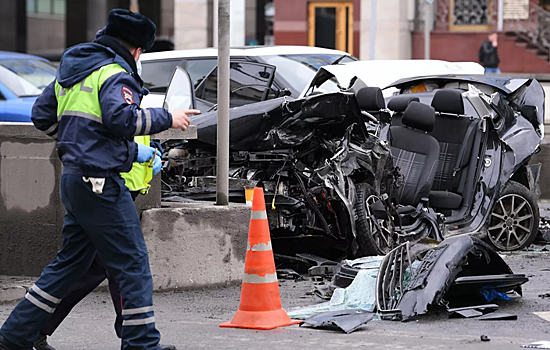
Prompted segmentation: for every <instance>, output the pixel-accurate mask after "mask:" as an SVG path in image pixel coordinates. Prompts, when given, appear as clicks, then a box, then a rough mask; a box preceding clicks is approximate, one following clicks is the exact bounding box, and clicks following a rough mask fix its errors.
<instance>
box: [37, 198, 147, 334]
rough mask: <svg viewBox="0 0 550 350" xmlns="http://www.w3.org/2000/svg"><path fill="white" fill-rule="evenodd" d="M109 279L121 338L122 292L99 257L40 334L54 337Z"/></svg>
mask: <svg viewBox="0 0 550 350" xmlns="http://www.w3.org/2000/svg"><path fill="white" fill-rule="evenodd" d="M130 193H131V195H132V199H133V200H134V201H135V200H136V198H137V196H138V195H139V192H138V191H131V192H130ZM105 278H107V280H108V282H109V292H110V293H111V299H112V300H113V305H114V307H115V312H116V319H115V332H116V335H117V336H118V337H119V338H121V334H122V333H121V332H122V303H121V299H120V290H119V288H118V282H117V281H116V280H115V279H114V278H113V277H112V276H111V275H110V274H109V272H107V268H106V267H105V264H104V263H103V261H101V259H100V258H99V255H96V256H95V259H94V261H93V262H92V265H91V266H90V268H89V269H88V272H86V274H85V275H84V276H83V277H82V278H81V279H80V280H79V281H78V282H76V283H75V284H73V285H72V286H71V288H70V289H69V292H68V294H67V296H66V297H65V298H63V300H61V302H60V303H59V305H57V308H56V309H55V311H54V313H53V314H52V316H51V317H50V319H49V321H48V323H47V324H46V326H45V327H44V328H42V330H41V331H40V333H42V334H45V335H48V336H50V335H52V334H53V333H54V332H55V330H56V329H57V327H59V325H60V324H61V322H63V320H64V319H65V317H67V315H68V314H69V312H71V310H72V309H73V308H74V307H75V306H76V304H78V303H79V302H80V301H81V300H82V299H84V298H85V297H86V295H88V294H90V293H91V292H92V291H93V290H94V289H95V288H96V287H97V286H99V285H100V284H101V282H103V281H104V280H105Z"/></svg>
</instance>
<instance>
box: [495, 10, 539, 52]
mask: <svg viewBox="0 0 550 350" xmlns="http://www.w3.org/2000/svg"><path fill="white" fill-rule="evenodd" d="M504 30H505V31H507V32H513V33H516V34H517V35H518V36H520V37H521V38H522V39H524V40H526V41H528V43H530V44H531V45H533V46H536V47H537V48H538V49H539V50H541V51H543V52H545V53H548V52H549V51H550V12H549V11H547V10H545V9H544V8H542V7H540V6H538V5H537V4H535V3H533V2H531V1H528V2H527V3H526V4H522V5H521V6H516V7H515V8H513V9H512V8H510V9H508V11H506V8H505V12H504Z"/></svg>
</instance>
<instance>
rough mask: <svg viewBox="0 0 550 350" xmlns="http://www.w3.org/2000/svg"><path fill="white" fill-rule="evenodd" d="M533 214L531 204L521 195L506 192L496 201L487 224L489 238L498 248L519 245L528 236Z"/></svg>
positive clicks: (508, 248) (511, 248) (533, 222)
mask: <svg viewBox="0 0 550 350" xmlns="http://www.w3.org/2000/svg"><path fill="white" fill-rule="evenodd" d="M534 224H535V215H534V211H533V208H532V206H531V204H529V202H528V201H527V200H526V199H525V198H524V197H522V196H520V195H517V194H507V195H505V196H502V197H501V198H499V200H498V201H497V203H496V205H495V207H494V208H493V212H492V213H491V219H490V224H489V239H490V240H491V242H492V243H493V245H494V246H495V247H497V248H498V249H500V250H505V251H510V250H514V249H518V248H519V247H521V246H522V245H523V244H525V242H527V240H528V239H529V237H530V236H531V231H532V229H533V225H534Z"/></svg>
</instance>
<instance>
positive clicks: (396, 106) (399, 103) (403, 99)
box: [388, 95, 420, 112]
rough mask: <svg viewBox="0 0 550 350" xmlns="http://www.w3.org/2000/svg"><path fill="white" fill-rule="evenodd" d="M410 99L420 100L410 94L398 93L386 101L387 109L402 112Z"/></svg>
mask: <svg viewBox="0 0 550 350" xmlns="http://www.w3.org/2000/svg"><path fill="white" fill-rule="evenodd" d="M412 101H416V102H420V99H419V98H418V97H414V96H410V95H398V96H395V97H394V98H392V99H391V100H390V102H388V109H390V110H392V111H394V112H403V111H404V110H405V109H407V106H408V105H409V103H411V102H412Z"/></svg>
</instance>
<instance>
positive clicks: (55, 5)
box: [27, 0, 67, 15]
mask: <svg viewBox="0 0 550 350" xmlns="http://www.w3.org/2000/svg"><path fill="white" fill-rule="evenodd" d="M66 12H67V1H66V0H27V13H40V14H47V15H65V13H66Z"/></svg>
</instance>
